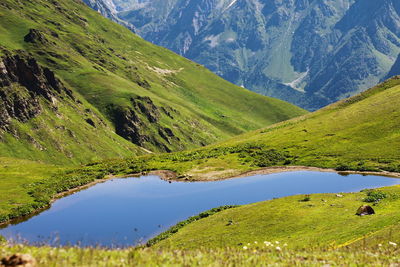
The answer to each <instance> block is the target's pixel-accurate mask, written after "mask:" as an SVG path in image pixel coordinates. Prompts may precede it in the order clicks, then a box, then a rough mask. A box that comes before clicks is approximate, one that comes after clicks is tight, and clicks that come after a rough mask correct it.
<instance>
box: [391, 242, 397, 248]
mask: <svg viewBox="0 0 400 267" xmlns="http://www.w3.org/2000/svg"><path fill="white" fill-rule="evenodd" d="M389 245H391V246H393V247H396V246H397V243H394V242H391V241H389Z"/></svg>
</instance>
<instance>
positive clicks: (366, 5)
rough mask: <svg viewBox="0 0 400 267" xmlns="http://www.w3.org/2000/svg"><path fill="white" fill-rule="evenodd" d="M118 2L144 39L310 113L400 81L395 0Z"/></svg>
mask: <svg viewBox="0 0 400 267" xmlns="http://www.w3.org/2000/svg"><path fill="white" fill-rule="evenodd" d="M96 2H102V0H97V1H96ZM111 2H112V3H113V6H114V7H115V9H116V12H115V14H116V15H117V16H118V17H119V18H120V19H122V20H124V21H126V22H130V23H131V24H133V25H134V26H135V27H136V32H137V33H138V34H139V35H140V36H142V37H143V38H144V39H146V40H148V41H151V42H153V43H155V44H157V45H161V46H163V47H166V48H168V49H171V50H173V51H175V52H176V53H178V54H180V55H183V56H185V57H187V58H189V59H191V60H194V61H195V62H198V63H199V64H202V65H204V66H206V67H207V68H208V69H210V70H211V71H213V72H214V73H216V74H218V75H219V76H221V77H223V78H224V79H226V80H228V81H231V82H233V83H235V84H237V85H239V86H244V87H245V88H248V89H250V90H252V91H255V92H258V93H261V94H264V95H269V96H273V97H277V98H280V99H283V100H285V101H289V102H291V103H294V104H296V105H298V106H301V107H303V108H305V109H308V110H316V109H319V108H321V107H324V106H326V105H328V104H331V103H333V102H336V101H339V100H341V99H344V98H347V97H350V96H353V95H355V94H358V93H360V92H362V91H364V90H366V89H368V88H370V87H372V86H374V85H376V84H377V83H379V82H380V81H383V80H384V79H385V78H390V77H392V76H394V75H399V74H400V73H399V72H398V71H394V70H395V69H396V68H393V66H395V61H396V58H397V57H398V55H399V53H400V45H399V44H400V43H399V40H400V39H399V38H400V31H399V21H400V5H399V3H398V1H395V0H382V1H379V2H377V1H373V0H341V1H337V0H327V1H314V0H305V1H293V0H291V1H278V0H243V1H228V0H201V1H198V0H191V1H187V0H170V1H160V0H144V1H136V0H132V1H126V0H124V1H120V0H113V1H111ZM361 14H362V15H361ZM391 70H392V71H391Z"/></svg>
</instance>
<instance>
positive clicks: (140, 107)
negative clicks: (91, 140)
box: [111, 96, 179, 152]
mask: <svg viewBox="0 0 400 267" xmlns="http://www.w3.org/2000/svg"><path fill="white" fill-rule="evenodd" d="M131 103H132V107H131V108H127V107H125V108H122V107H116V108H115V107H114V108H113V112H112V113H113V121H114V122H115V125H116V133H117V134H119V135H120V136H122V137H124V138H125V139H127V140H129V141H131V142H132V143H134V144H137V145H139V146H143V147H146V146H148V144H151V145H153V146H156V147H159V148H160V150H161V151H164V152H171V151H172V150H171V149H170V148H169V147H168V145H171V144H172V143H173V142H174V143H178V142H179V138H178V137H176V136H175V134H174V132H173V131H172V130H171V129H170V128H167V127H163V126H162V125H161V124H160V119H161V117H162V116H168V117H170V118H173V116H172V113H176V112H177V111H175V110H172V109H171V111H170V112H169V111H167V109H165V108H160V107H158V106H156V105H155V104H154V103H153V101H152V100H151V98H149V97H140V96H139V97H136V98H131ZM111 108H112V107H111ZM151 128H153V129H154V130H155V132H156V133H155V134H149V133H148V131H146V130H148V129H151ZM157 137H161V138H162V139H163V140H160V139H159V138H157Z"/></svg>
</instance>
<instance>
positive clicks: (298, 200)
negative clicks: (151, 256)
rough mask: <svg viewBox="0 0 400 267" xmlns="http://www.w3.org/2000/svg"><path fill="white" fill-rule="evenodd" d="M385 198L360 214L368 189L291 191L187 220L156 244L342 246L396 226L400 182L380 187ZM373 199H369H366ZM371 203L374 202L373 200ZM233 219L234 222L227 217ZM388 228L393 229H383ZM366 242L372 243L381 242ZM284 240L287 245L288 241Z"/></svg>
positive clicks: (395, 237)
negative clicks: (303, 193) (307, 196)
mask: <svg viewBox="0 0 400 267" xmlns="http://www.w3.org/2000/svg"><path fill="white" fill-rule="evenodd" d="M379 192H384V193H385V194H386V196H387V197H386V198H385V199H383V200H381V201H380V202H379V203H378V204H375V205H374V206H373V208H374V210H375V212H376V214H375V215H371V216H362V217H359V216H356V215H355V213H356V211H357V209H358V207H360V206H361V205H363V204H367V203H365V202H363V200H364V199H365V198H366V197H367V193H366V192H360V193H350V194H343V197H337V196H336V194H313V195H311V196H310V201H302V200H303V199H304V196H291V197H285V198H281V199H274V200H270V201H266V202H260V203H255V204H251V205H245V206H241V207H239V208H234V209H228V210H225V211H221V212H219V213H217V214H214V215H212V216H210V217H208V218H204V219H201V220H199V221H196V222H193V223H191V224H188V225H187V226H185V227H183V228H182V229H180V230H179V231H178V232H177V233H175V234H173V235H172V236H171V237H170V238H168V239H165V240H163V241H161V242H160V243H158V244H156V245H155V246H156V247H158V248H160V247H161V248H185V249H191V248H199V247H207V248H214V247H243V246H245V245H247V244H248V243H250V245H247V246H249V247H250V248H251V247H253V246H254V242H257V243H260V244H263V242H265V241H267V242H272V243H274V245H275V246H277V245H278V244H277V243H275V242H276V241H277V242H279V246H281V247H285V248H286V247H287V248H295V249H299V248H308V247H315V248H327V247H341V246H344V245H346V246H347V245H349V244H352V243H353V242H359V240H362V239H363V238H364V236H368V235H373V236H376V234H374V233H375V232H380V231H383V230H382V229H386V228H387V229H389V228H392V227H395V226H396V225H398V223H399V222H400V214H399V212H398V207H399V204H400V186H393V187H388V188H383V189H380V190H379ZM368 204H369V203H368ZM370 205H371V204H370ZM228 222H232V223H228ZM385 232H389V231H385ZM377 237H378V236H376V238H375V240H377V241H376V242H380V243H382V242H383V241H382V240H386V242H384V243H387V242H388V240H390V241H392V242H396V243H397V242H399V241H400V239H399V236H398V235H391V237H390V239H388V238H387V237H388V234H386V235H384V234H382V235H380V237H381V238H377ZM376 242H375V244H372V243H368V246H370V247H374V246H376V245H377V244H376ZM285 244H286V245H285Z"/></svg>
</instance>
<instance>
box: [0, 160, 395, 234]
mask: <svg viewBox="0 0 400 267" xmlns="http://www.w3.org/2000/svg"><path fill="white" fill-rule="evenodd" d="M295 171H315V172H335V173H338V174H343V175H350V174H360V175H375V176H384V177H391V178H399V179H400V173H397V172H387V171H382V172H373V171H337V170H335V169H332V168H319V167H310V166H277V167H266V168H262V169H258V170H252V171H245V172H242V173H238V174H235V175H232V176H228V177H222V178H213V179H210V178H209V175H207V173H205V174H203V175H202V176H200V177H196V179H193V178H191V179H189V178H188V177H186V178H185V177H184V178H182V177H179V176H178V175H177V173H175V172H173V171H169V170H157V171H149V172H140V173H132V174H126V175H108V176H106V177H105V178H103V179H98V180H95V181H93V182H90V183H88V184H85V185H81V186H78V187H75V188H71V189H69V190H67V191H64V192H61V193H58V194H56V195H55V196H54V197H53V198H52V199H51V200H50V202H49V205H47V206H46V207H43V208H39V209H37V210H35V211H34V212H32V213H30V214H28V215H25V216H21V217H17V218H13V219H11V220H7V221H4V222H1V223H0V227H1V228H3V227H4V226H7V225H9V224H13V223H14V222H18V221H20V220H23V219H24V218H27V217H33V216H35V215H37V214H38V213H41V212H42V211H44V210H46V209H48V208H50V207H51V205H52V204H53V203H54V202H55V201H57V200H58V199H60V198H63V197H66V196H69V195H71V194H74V193H77V192H79V191H82V190H85V189H88V188H90V187H92V186H95V185H97V184H100V183H105V182H107V181H109V180H112V179H118V178H135V177H136V178H139V177H141V176H149V175H154V176H158V177H160V179H162V180H164V181H168V182H188V183H195V182H214V181H222V180H228V179H236V178H244V177H249V176H255V175H268V174H275V173H283V172H295Z"/></svg>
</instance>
